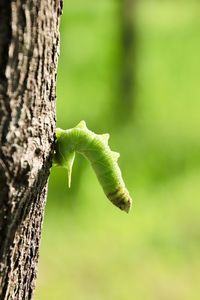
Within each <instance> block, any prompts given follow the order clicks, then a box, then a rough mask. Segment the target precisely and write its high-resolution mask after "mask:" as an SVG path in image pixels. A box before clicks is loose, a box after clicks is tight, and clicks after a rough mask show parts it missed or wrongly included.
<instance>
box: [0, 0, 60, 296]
mask: <svg viewBox="0 0 200 300" xmlns="http://www.w3.org/2000/svg"><path fill="white" fill-rule="evenodd" d="M61 10H62V1H61V0H37V1H34V0H0V299H2V300H3V299H5V300H7V299H9V300H12V299H13V300H14V299H15V300H17V299H23V300H24V299H25V300H26V299H31V298H32V295H33V291H34V287H35V278H36V273H37V261H38V252H39V243H40V235H41V224H42V220H43V213H44V206H45V199H46V190H47V179H48V176H49V170H50V167H51V162H52V154H53V150H54V140H55V82H56V68H57V60H58V49H59V31H58V28H59V17H60V15H61Z"/></svg>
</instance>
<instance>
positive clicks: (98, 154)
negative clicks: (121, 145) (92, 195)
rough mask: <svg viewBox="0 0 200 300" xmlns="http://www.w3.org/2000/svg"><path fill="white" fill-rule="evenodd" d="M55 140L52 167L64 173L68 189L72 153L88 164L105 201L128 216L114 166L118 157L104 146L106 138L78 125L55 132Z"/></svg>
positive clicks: (123, 189)
mask: <svg viewBox="0 0 200 300" xmlns="http://www.w3.org/2000/svg"><path fill="white" fill-rule="evenodd" d="M56 138H57V141H56V151H55V155H54V166H60V167H64V168H66V169H67V173H68V185H69V187H70V185H71V173H72V166H73V162H74V158H75V152H79V153H81V154H82V155H83V156H85V157H86V158H87V159H88V160H89V161H90V163H91V165H92V167H93V169H94V171H95V173H96V175H97V178H98V180H99V182H100V184H101V186H102V188H103V190H104V192H105V194H106V196H107V197H108V199H109V200H110V201H111V202H112V203H113V204H114V205H116V206H117V207H119V208H120V209H121V210H124V211H126V212H129V210H130V208H131V203H132V199H131V197H130V195H129V192H128V190H127V189H126V187H125V184H124V181H123V179H122V175H121V171H120V168H119V166H118V164H117V160H118V158H119V153H117V152H113V151H111V149H110V147H109V146H108V139H109V134H107V133H106V134H101V135H99V134H95V133H94V132H92V131H91V130H89V129H88V128H87V126H86V123H85V121H81V122H80V123H79V124H78V125H77V126H76V127H74V128H71V129H67V130H63V129H60V128H57V129H56Z"/></svg>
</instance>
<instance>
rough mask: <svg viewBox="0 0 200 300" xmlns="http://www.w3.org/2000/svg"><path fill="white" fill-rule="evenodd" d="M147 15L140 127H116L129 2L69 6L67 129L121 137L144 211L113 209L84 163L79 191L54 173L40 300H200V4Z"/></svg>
mask: <svg viewBox="0 0 200 300" xmlns="http://www.w3.org/2000/svg"><path fill="white" fill-rule="evenodd" d="M138 5H139V7H138V17H137V32H138V45H137V68H136V69H137V74H136V75H137V91H136V98H135V101H136V102H135V106H134V109H135V112H134V120H128V122H127V123H126V124H123V123H121V122H120V112H119V113H118V114H119V124H118V126H117V127H115V126H113V123H112V122H111V118H110V116H111V115H112V109H113V107H114V106H115V103H116V102H115V98H114V97H112V95H113V91H114V89H115V86H114V79H113V78H115V72H116V69H117V68H116V65H117V59H118V56H117V53H118V44H117V16H118V15H117V9H118V7H117V1H110V0H109V1H108V0H103V1H89V0H87V1H80V0H79V1H75V2H74V1H70V2H69V3H65V12H64V15H63V19H62V27H61V41H62V43H61V57H60V65H59V73H58V90H57V94H58V101H57V108H58V111H57V119H58V125H57V126H58V127H62V128H70V127H71V126H73V125H74V123H75V122H77V123H78V121H79V120H80V119H85V120H87V123H88V125H89V127H91V128H94V130H95V131H97V132H100V131H105V130H108V131H109V132H110V133H111V134H112V140H111V147H113V148H116V146H117V148H118V149H119V151H120V153H121V167H122V169H123V171H124V172H123V173H124V177H125V181H126V182H127V185H128V186H129V187H130V193H131V194H133V196H134V199H135V205H134V210H133V213H132V214H130V215H129V216H128V217H127V215H124V214H121V213H120V211H119V212H118V211H117V210H113V208H112V206H111V205H110V204H109V202H108V201H106V200H105V201H102V199H103V198H104V196H103V193H102V191H101V188H100V187H99V185H98V183H97V182H96V178H95V177H94V175H93V173H92V170H91V168H89V167H88V165H87V163H86V162H85V161H84V160H82V159H81V157H77V158H78V160H79V162H75V165H74V177H73V185H72V188H71V189H70V190H68V189H67V188H66V172H65V171H62V170H59V169H55V168H54V170H52V174H51V177H50V185H49V196H48V204H47V212H46V219H45V224H44V232H43V241H42V248H41V255H40V265H39V278H38V281H37V285H38V288H37V292H36V296H35V300H46V299H48V300H54V299H73V300H90V299H92V300H100V299H105V300H132V299H139V300H143V299H144V300H146V299H148V300H160V299H170V300H179V299H180V300H197V299H199V294H200V288H199V276H200V263H199V251H200V243H199V241H200V239H199V232H200V225H199V224H200V223H199V210H200V204H199V199H200V189H199V182H200V155H199V153H200V138H199V128H200V118H199V111H200V102H199V99H200V89H199V75H198V74H199V70H200V60H199V52H200V38H199V31H200V18H199V3H198V2H197V1H139V4H138ZM115 128H116V129H115ZM79 165H81V166H82V167H81V168H79ZM79 175H80V177H79ZM98 200H99V201H98Z"/></svg>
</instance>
